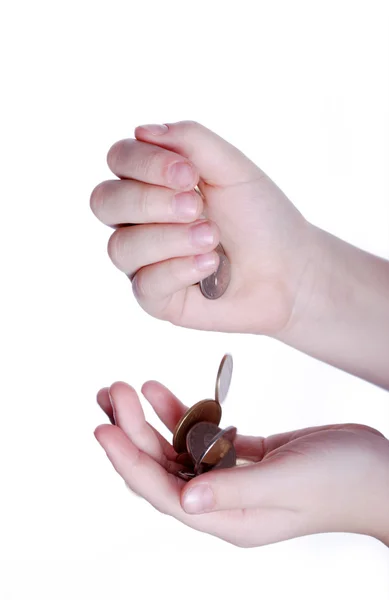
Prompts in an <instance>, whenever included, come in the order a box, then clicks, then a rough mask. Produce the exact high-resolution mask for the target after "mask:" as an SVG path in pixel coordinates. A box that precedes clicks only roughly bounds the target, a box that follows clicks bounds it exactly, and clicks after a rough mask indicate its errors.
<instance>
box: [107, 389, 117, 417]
mask: <svg viewBox="0 0 389 600" xmlns="http://www.w3.org/2000/svg"><path fill="white" fill-rule="evenodd" d="M108 398H109V401H110V403H111V406H112V413H113V425H116V415H115V407H114V404H113V400H112V396H111V392H110V391H109V390H108Z"/></svg>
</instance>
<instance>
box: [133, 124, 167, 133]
mask: <svg viewBox="0 0 389 600" xmlns="http://www.w3.org/2000/svg"><path fill="white" fill-rule="evenodd" d="M139 127H142V129H145V130H146V131H148V132H149V133H151V134H152V135H163V134H164V133H167V132H168V131H169V127H168V126H167V125H139Z"/></svg>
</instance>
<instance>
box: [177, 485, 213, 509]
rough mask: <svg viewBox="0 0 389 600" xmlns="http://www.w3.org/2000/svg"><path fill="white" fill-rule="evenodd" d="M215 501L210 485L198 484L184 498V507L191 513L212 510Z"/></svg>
mask: <svg viewBox="0 0 389 600" xmlns="http://www.w3.org/2000/svg"><path fill="white" fill-rule="evenodd" d="M214 502H215V499H214V497H213V492H212V490H211V488H210V487H209V486H208V485H197V486H196V487H193V488H191V489H190V490H188V491H187V492H186V493H185V494H184V496H183V498H182V506H183V509H184V510H185V512H187V513H191V514H197V513H202V512H206V511H207V510H210V509H211V508H212V507H213V505H214Z"/></svg>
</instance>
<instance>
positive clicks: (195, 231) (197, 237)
mask: <svg viewBox="0 0 389 600" xmlns="http://www.w3.org/2000/svg"><path fill="white" fill-rule="evenodd" d="M190 236H191V239H192V244H193V245H194V246H209V245H210V244H212V243H213V240H214V237H215V235H214V232H213V229H212V227H211V226H210V224H209V223H200V224H198V225H194V226H193V227H191V229H190Z"/></svg>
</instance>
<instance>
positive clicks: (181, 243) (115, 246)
mask: <svg viewBox="0 0 389 600" xmlns="http://www.w3.org/2000/svg"><path fill="white" fill-rule="evenodd" d="M219 239H220V233H219V229H218V228H217V226H216V225H215V224H214V223H212V222H211V221H205V220H200V221H197V222H196V223H193V224H190V225H170V224H169V225H159V224H158V225H155V224H152V225H151V224H150V225H137V226H136V227H122V228H119V229H117V230H116V231H115V232H114V233H113V235H112V236H111V238H110V240H109V242H108V254H109V256H110V258H111V260H112V262H113V263H114V265H115V266H116V267H117V268H118V269H120V270H121V271H123V272H124V273H127V274H128V275H129V276H130V277H131V276H132V275H134V274H135V273H136V271H138V270H139V269H140V268H142V267H145V266H147V265H151V264H154V263H157V262H162V261H165V260H168V259H171V258H177V257H184V256H193V255H197V254H206V253H209V252H212V251H213V250H214V249H215V248H216V246H217V244H218V243H219Z"/></svg>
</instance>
